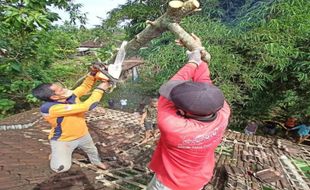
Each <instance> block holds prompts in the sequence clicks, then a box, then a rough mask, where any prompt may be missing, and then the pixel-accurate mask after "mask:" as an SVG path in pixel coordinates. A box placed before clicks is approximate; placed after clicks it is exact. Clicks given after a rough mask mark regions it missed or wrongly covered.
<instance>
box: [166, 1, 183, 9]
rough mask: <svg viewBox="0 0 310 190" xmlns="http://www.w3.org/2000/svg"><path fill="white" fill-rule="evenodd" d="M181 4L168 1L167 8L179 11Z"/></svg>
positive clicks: (180, 2)
mask: <svg viewBox="0 0 310 190" xmlns="http://www.w3.org/2000/svg"><path fill="white" fill-rule="evenodd" d="M183 4H184V3H183V2H182V1H170V2H169V6H170V7H171V8H174V9H179V8H181V7H182V6H183Z"/></svg>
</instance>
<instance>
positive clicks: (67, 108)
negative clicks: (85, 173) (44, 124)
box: [32, 71, 109, 173]
mask: <svg viewBox="0 0 310 190" xmlns="http://www.w3.org/2000/svg"><path fill="white" fill-rule="evenodd" d="M96 73H97V72H96V71H92V72H90V73H89V74H88V76H87V77H86V78H85V80H84V82H83V83H82V85H80V86H79V87H77V88H76V89H74V90H73V91H71V90H68V89H66V88H63V87H61V86H59V85H57V84H49V83H44V84H41V85H39V86H37V87H36V88H34V89H33V90H32V93H33V95H34V96H35V97H37V98H38V99H40V100H43V101H45V103H44V104H43V105H42V106H41V108H40V109H41V114H42V115H43V117H44V119H45V120H46V121H48V122H49V123H50V124H51V127H52V129H51V132H50V134H49V137H48V138H49V140H50V144H51V151H52V153H51V161H50V167H51V169H52V170H54V171H55V172H57V173H60V172H65V171H67V170H69V169H70V167H71V163H72V161H71V160H72V152H73V151H74V149H76V148H81V149H82V150H83V151H85V152H86V153H87V155H88V157H89V160H90V161H91V163H92V164H94V165H96V166H97V167H99V168H101V169H107V166H106V165H105V164H103V163H102V162H101V160H100V158H99V154H98V151H97V148H96V147H95V145H94V142H93V140H92V138H91V136H90V134H89V132H88V128H87V125H86V121H85V112H87V111H89V110H92V109H94V108H95V107H96V106H97V104H98V103H99V101H100V99H101V97H102V95H103V94H104V92H105V91H106V90H107V89H108V88H109V83H108V82H107V81H105V82H102V83H101V84H99V85H98V87H97V88H96V89H95V90H94V91H93V92H92V94H91V96H90V97H89V98H88V99H87V100H85V101H84V102H81V101H80V97H81V96H83V95H85V94H86V93H88V92H89V91H90V90H91V88H92V86H93V85H94V83H95V82H96V78H95V76H96Z"/></svg>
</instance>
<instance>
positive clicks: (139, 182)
mask: <svg viewBox="0 0 310 190" xmlns="http://www.w3.org/2000/svg"><path fill="white" fill-rule="evenodd" d="M86 118H87V122H88V126H89V130H90V133H91V135H92V137H93V140H94V142H95V144H96V146H97V148H98V150H99V153H100V155H101V157H102V159H103V161H104V162H107V163H108V164H109V165H110V166H111V167H110V169H108V170H104V171H103V170H100V169H98V168H96V167H94V166H92V165H91V164H90V163H89V161H88V160H87V157H86V156H85V153H84V152H82V151H81V150H76V151H74V153H73V162H74V164H73V165H72V168H71V169H70V170H69V171H68V172H66V173H62V174H55V173H53V172H52V170H50V169H49V160H48V156H49V154H50V146H49V141H48V140H47V135H48V133H47V131H48V130H49V129H50V127H49V124H48V123H46V122H45V121H43V120H42V118H41V117H40V115H39V114H38V110H36V111H35V110H32V111H29V112H24V113H21V114H19V115H15V116H12V117H10V118H7V119H5V120H3V121H0V126H1V129H2V131H1V133H0V149H1V161H0V187H1V188H0V189H2V188H4V189H23V190H24V189H69V188H74V189H144V188H146V185H147V183H148V182H149V181H150V179H151V177H152V173H151V172H150V171H149V170H148V168H147V163H148V162H149V160H150V158H151V156H152V152H153V150H154V147H155V142H156V139H157V138H158V136H157V137H156V138H152V139H150V140H149V141H148V142H146V143H142V140H143V137H144V136H143V135H144V131H143V129H142V128H141V126H140V125H139V118H140V116H139V114H135V113H134V114H132V113H126V112H122V111H117V110H110V109H102V108H101V109H95V110H94V111H91V112H89V113H87V117H86ZM18 125H23V126H27V127H24V128H21V129H20V128H18V127H16V126H18ZM28 125H29V126H28ZM8 126H10V127H8ZM4 129H5V130H4ZM12 129H20V130H12ZM215 156H216V160H217V163H216V168H215V170H214V176H213V178H212V181H211V182H210V183H209V184H208V185H206V186H205V187H204V189H205V190H211V189H213V190H219V189H224V190H232V189H251V190H252V189H254V190H256V189H263V188H269V189H284V190H285V189H286V190H307V189H310V177H309V176H310V175H309V168H310V147H309V146H306V145H297V144H295V143H292V142H290V141H288V140H285V139H277V138H267V137H262V136H255V135H251V136H250V135H245V134H243V133H238V132H234V131H231V130H228V131H227V132H226V134H225V137H224V139H223V142H222V143H221V145H220V146H219V147H218V148H217V150H216V155H215Z"/></svg>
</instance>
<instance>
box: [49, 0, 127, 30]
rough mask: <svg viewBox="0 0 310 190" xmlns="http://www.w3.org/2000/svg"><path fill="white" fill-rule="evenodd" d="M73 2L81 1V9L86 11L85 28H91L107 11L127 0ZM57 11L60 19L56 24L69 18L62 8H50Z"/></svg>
mask: <svg viewBox="0 0 310 190" xmlns="http://www.w3.org/2000/svg"><path fill="white" fill-rule="evenodd" d="M74 2H75V3H81V4H82V5H83V7H82V9H81V11H82V12H86V13H87V19H88V20H87V24H86V27H87V28H91V27H93V26H94V25H99V24H101V22H100V19H99V18H98V17H101V18H106V16H107V12H109V11H110V10H112V9H114V8H116V7H118V5H122V4H125V3H126V2H127V0H74ZM52 10H53V11H55V12H57V13H58V14H59V16H60V18H61V19H62V20H61V21H57V22H56V24H62V23H63V21H65V20H69V15H68V14H67V13H65V12H64V11H62V10H58V9H52Z"/></svg>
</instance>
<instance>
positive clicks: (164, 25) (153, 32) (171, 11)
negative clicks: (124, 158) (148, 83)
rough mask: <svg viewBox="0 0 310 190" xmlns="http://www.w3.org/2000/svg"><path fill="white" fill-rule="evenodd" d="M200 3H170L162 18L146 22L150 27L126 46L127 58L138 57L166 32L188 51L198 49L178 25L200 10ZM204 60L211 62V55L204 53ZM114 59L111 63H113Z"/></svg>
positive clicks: (190, 0) (194, 0) (195, 0)
mask: <svg viewBox="0 0 310 190" xmlns="http://www.w3.org/2000/svg"><path fill="white" fill-rule="evenodd" d="M199 6H200V3H199V1H198V0H187V1H185V2H183V1H170V2H169V7H168V9H167V11H166V13H164V14H163V15H162V16H160V17H159V18H158V19H156V20H155V21H146V22H147V24H148V26H147V27H146V28H145V29H144V30H143V31H142V32H140V33H139V34H137V35H136V36H135V38H134V39H132V40H130V41H129V42H128V44H127V45H126V53H127V55H126V56H133V55H136V54H137V53H138V51H139V49H140V48H141V47H143V46H144V45H145V44H147V43H148V42H150V41H151V40H152V39H154V38H157V37H159V36H160V35H161V34H162V33H163V32H165V31H171V32H172V33H173V34H175V35H176V37H177V38H179V39H180V40H182V42H183V43H184V46H185V47H186V48H187V49H188V50H190V51H191V50H193V49H195V48H196V47H197V44H195V42H194V40H193V39H192V38H191V36H190V34H188V33H187V32H186V31H185V30H184V29H183V28H182V27H181V26H180V25H179V24H178V23H180V21H181V19H182V18H184V17H185V16H187V15H189V14H191V13H193V12H195V11H197V10H198V8H199ZM204 54H205V56H203V57H202V58H203V60H204V61H207V62H209V61H210V54H209V53H207V52H204ZM113 62H114V58H113V59H112V60H111V61H110V62H109V63H113Z"/></svg>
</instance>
